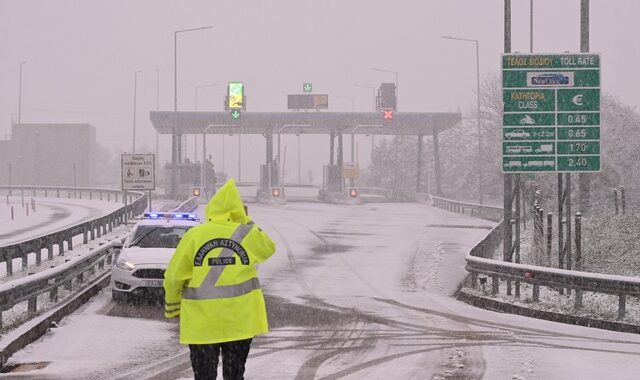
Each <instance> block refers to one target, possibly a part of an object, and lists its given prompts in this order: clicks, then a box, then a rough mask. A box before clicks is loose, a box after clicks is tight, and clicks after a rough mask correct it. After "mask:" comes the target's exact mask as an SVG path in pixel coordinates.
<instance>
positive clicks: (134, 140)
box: [131, 70, 142, 153]
mask: <svg viewBox="0 0 640 380" xmlns="http://www.w3.org/2000/svg"><path fill="white" fill-rule="evenodd" d="M141 72H142V71H141V70H138V71H136V72H135V73H134V74H133V147H132V149H131V153H135V152H136V98H137V97H136V95H137V88H138V74H139V73H141Z"/></svg>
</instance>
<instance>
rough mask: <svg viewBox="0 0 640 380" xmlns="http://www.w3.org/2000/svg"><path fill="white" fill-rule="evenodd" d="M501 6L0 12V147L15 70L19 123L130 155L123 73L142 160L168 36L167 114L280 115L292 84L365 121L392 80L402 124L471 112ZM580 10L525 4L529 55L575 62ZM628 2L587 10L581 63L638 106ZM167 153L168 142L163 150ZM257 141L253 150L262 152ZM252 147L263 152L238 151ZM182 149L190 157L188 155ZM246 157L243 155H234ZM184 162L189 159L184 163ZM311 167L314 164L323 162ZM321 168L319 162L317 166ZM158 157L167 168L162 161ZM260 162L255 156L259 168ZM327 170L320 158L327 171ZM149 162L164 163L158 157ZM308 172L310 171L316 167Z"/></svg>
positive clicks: (259, 2)
mask: <svg viewBox="0 0 640 380" xmlns="http://www.w3.org/2000/svg"><path fill="white" fill-rule="evenodd" d="M529 2H530V0H513V1H512V7H513V40H512V50H513V51H514V52H515V51H520V52H528V50H529ZM503 4H504V3H503V0H482V1H479V0H423V1H416V0H393V1H379V0H315V1H307V0H268V1H267V0H242V1H224V2H223V1H211V0H209V1H195V0H190V1H169V0H148V1H146V0H145V1H137V0H121V1H113V0H109V1H107V0H77V1H54V0H41V1H35V0H0V83H1V84H2V85H1V86H0V136H1V137H3V138H4V135H6V134H8V133H10V126H11V117H12V115H14V119H15V120H16V121H17V113H18V88H19V71H20V63H21V62H22V61H26V63H25V64H24V65H23V67H22V68H23V77H22V121H23V122H87V123H90V124H92V125H94V126H95V127H96V128H97V134H98V139H99V142H100V143H101V144H102V145H104V146H107V147H109V148H112V149H122V150H127V149H128V148H129V147H130V146H131V130H132V124H133V122H132V117H133V87H134V73H135V71H136V70H142V72H141V73H140V74H139V75H138V93H137V95H138V97H137V101H138V107H137V130H138V140H137V146H138V147H140V148H142V149H144V148H147V150H149V151H153V149H154V148H153V147H154V145H155V139H154V136H155V134H154V132H153V129H152V127H151V123H150V122H149V117H148V111H149V110H154V109H156V88H157V78H156V69H157V70H158V72H159V84H160V86H159V90H160V92H159V107H160V109H161V110H172V109H173V57H174V54H173V53H174V52H173V36H174V31H176V30H179V29H185V28H194V27H199V26H204V25H213V26H214V28H213V29H210V30H204V31H198V32H192V33H184V34H180V35H179V39H178V109H179V110H194V109H195V88H196V86H202V85H207V84H211V83H220V84H223V85H221V86H218V87H208V88H201V89H199V90H198V109H199V110H222V101H223V100H222V99H223V95H224V84H225V83H227V82H229V81H236V80H237V81H243V82H244V83H245V86H246V93H247V96H248V102H247V104H248V109H247V111H248V112H251V111H286V95H287V94H290V93H301V92H302V83H303V82H312V83H313V85H314V92H316V93H328V94H329V97H330V100H329V104H330V109H331V110H334V111H349V110H351V107H352V100H351V99H353V107H354V108H355V110H356V111H367V110H371V109H372V107H373V105H372V91H371V90H370V89H366V88H359V87H356V86H354V85H353V84H354V83H359V84H363V85H369V86H374V87H378V86H379V84H380V82H393V81H394V80H395V78H394V74H392V73H384V72H378V71H373V70H370V68H372V67H377V68H383V69H387V70H393V71H397V72H398V73H399V86H398V87H399V110H400V111H424V112H428V111H456V110H458V108H460V109H461V110H462V111H463V112H467V111H468V110H470V109H472V107H473V104H474V101H475V93H474V91H475V68H476V62H475V48H474V44H473V43H468V42H461V41H452V40H446V39H442V38H441V36H442V35H451V36H456V37H463V38H471V39H477V40H479V42H480V75H481V77H484V76H486V75H487V74H489V73H491V72H496V73H497V72H499V70H500V55H501V53H502V52H503V50H502V49H503ZM579 8H580V0H534V51H535V52H564V51H570V52H578V51H579V49H580V33H579V22H580V21H579V20H580V18H579ZM638 15H640V1H636V0H591V41H590V45H591V51H592V52H597V53H601V54H602V87H603V91H605V92H608V93H613V94H617V95H619V96H620V98H621V100H622V101H624V102H625V103H627V104H631V105H636V104H638V103H640V92H639V91H638V88H640V76H639V75H638V74H637V71H638V69H637V66H638V63H639V62H640V48H639V46H638V44H639V43H638V40H637V32H636V27H637V22H638V21H637V19H638ZM161 141H162V144H163V146H166V147H168V141H169V139H168V138H166V139H162V140H161ZM262 141H264V140H262ZM249 144H250V145H249V146H253V145H255V148H256V149H257V147H258V146H259V145H260V144H262V145H263V142H262V143H261V140H259V139H257V138H256V139H253V140H249ZM191 145H192V144H190V145H189V147H188V150H189V151H191V152H192V146H191ZM245 146H246V145H245ZM190 154H191V153H190ZM320 156H322V157H319V158H318V159H319V160H321V161H322V160H325V157H324V154H322V155H320ZM326 156H328V154H326ZM165 157H166V155H165ZM259 157H262V155H260V156H259ZM326 159H327V160H328V157H327V158H326ZM161 161H164V160H163V159H162V158H161ZM321 161H319V164H320V163H321Z"/></svg>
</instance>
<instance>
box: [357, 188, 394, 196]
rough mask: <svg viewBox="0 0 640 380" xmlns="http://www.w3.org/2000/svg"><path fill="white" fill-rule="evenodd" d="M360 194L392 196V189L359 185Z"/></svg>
mask: <svg viewBox="0 0 640 380" xmlns="http://www.w3.org/2000/svg"><path fill="white" fill-rule="evenodd" d="M358 192H360V195H361V196H362V195H376V196H380V197H385V198H393V190H389V189H383V188H381V187H359V188H358Z"/></svg>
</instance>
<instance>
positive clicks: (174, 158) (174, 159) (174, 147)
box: [171, 26, 213, 196]
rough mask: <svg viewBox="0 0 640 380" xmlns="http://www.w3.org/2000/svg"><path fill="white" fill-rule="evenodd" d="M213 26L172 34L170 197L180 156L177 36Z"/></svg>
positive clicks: (175, 182)
mask: <svg viewBox="0 0 640 380" xmlns="http://www.w3.org/2000/svg"><path fill="white" fill-rule="evenodd" d="M211 28H213V26H202V27H200V28H192V29H181V30H176V31H175V32H174V34H173V129H172V131H171V171H172V175H171V195H172V196H175V195H176V190H177V187H178V184H177V180H178V178H177V175H176V166H177V165H178V162H179V161H180V157H179V156H180V155H179V154H178V153H179V152H178V148H179V145H180V144H179V142H180V141H179V140H178V136H177V132H178V34H180V33H187V32H195V31H198V30H205V29H211Z"/></svg>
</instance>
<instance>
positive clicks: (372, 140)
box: [353, 83, 398, 158]
mask: <svg viewBox="0 0 640 380" xmlns="http://www.w3.org/2000/svg"><path fill="white" fill-rule="evenodd" d="M353 85H354V86H356V87H360V88H368V89H371V95H372V97H373V98H372V99H373V112H376V88H375V87H373V86H367V85H366V84H358V83H354V84H353ZM397 86H398V85H396V87H397ZM396 105H397V104H396ZM374 139H375V135H374V134H373V133H372V134H371V157H372V158H373V149H374V147H375V140H374Z"/></svg>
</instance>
